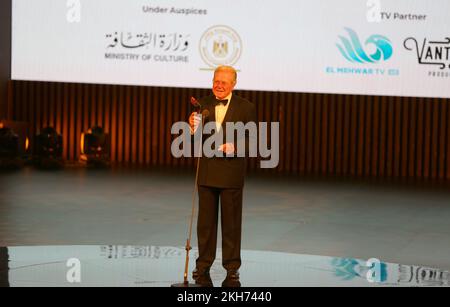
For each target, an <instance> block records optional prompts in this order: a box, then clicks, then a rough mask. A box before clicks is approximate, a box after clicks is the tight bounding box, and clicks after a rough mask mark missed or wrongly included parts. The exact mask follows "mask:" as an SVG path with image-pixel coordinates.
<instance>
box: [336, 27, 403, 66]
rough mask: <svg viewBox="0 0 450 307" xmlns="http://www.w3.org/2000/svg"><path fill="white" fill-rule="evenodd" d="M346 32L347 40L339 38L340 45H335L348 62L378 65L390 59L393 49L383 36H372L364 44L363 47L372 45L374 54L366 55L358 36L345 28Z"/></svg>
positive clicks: (342, 37)
mask: <svg viewBox="0 0 450 307" xmlns="http://www.w3.org/2000/svg"><path fill="white" fill-rule="evenodd" d="M345 30H346V31H347V32H348V35H349V38H346V37H344V36H339V38H340V40H341V44H336V46H337V47H338V49H339V51H340V52H341V54H342V55H343V56H344V58H346V59H347V60H348V61H350V62H352V63H361V64H362V63H378V62H380V61H387V60H389V59H390V58H391V57H392V54H393V53H394V49H393V47H392V43H391V41H390V40H389V39H388V38H387V37H386V36H383V35H378V34H375V35H372V36H370V37H369V38H368V39H367V40H366V43H365V47H366V48H367V46H370V45H374V46H375V48H376V51H375V53H373V54H370V55H369V54H367V52H366V51H364V48H363V46H362V44H361V41H360V40H359V37H358V34H356V32H355V31H353V30H352V29H349V28H345Z"/></svg>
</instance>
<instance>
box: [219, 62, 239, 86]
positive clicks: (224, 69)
mask: <svg viewBox="0 0 450 307" xmlns="http://www.w3.org/2000/svg"><path fill="white" fill-rule="evenodd" d="M218 72H228V73H231V74H233V76H234V82H235V83H236V82H237V71H236V69H234V68H233V67H231V66H225V65H222V66H219V67H217V68H216V70H215V71H214V75H216V73H218Z"/></svg>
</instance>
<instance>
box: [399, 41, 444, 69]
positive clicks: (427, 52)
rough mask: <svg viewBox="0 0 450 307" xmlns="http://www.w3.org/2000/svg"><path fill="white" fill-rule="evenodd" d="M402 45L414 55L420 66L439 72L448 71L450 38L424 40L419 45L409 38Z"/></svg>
mask: <svg viewBox="0 0 450 307" xmlns="http://www.w3.org/2000/svg"><path fill="white" fill-rule="evenodd" d="M403 45H404V47H405V49H406V50H409V51H413V52H415V53H416V55H417V61H418V62H419V64H420V65H428V66H430V67H432V66H434V67H436V68H439V69H440V70H444V69H446V68H448V69H450V37H446V38H445V39H443V40H440V41H438V40H429V39H427V38H425V39H424V40H423V41H422V42H421V43H420V44H419V42H418V41H417V39H416V38H414V37H409V38H407V39H406V40H405V41H404V43H403Z"/></svg>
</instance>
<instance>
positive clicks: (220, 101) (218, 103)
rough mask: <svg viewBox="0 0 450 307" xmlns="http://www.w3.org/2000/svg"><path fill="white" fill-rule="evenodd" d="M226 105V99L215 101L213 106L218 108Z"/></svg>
mask: <svg viewBox="0 0 450 307" xmlns="http://www.w3.org/2000/svg"><path fill="white" fill-rule="evenodd" d="M227 104H228V100H226V99H225V100H219V99H216V100H215V103H214V106H219V105H223V106H226V105H227Z"/></svg>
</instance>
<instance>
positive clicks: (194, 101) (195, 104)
mask: <svg viewBox="0 0 450 307" xmlns="http://www.w3.org/2000/svg"><path fill="white" fill-rule="evenodd" d="M191 105H192V106H193V107H194V108H198V109H201V108H202V105H201V104H200V102H198V100H197V99H196V98H195V97H191Z"/></svg>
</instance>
